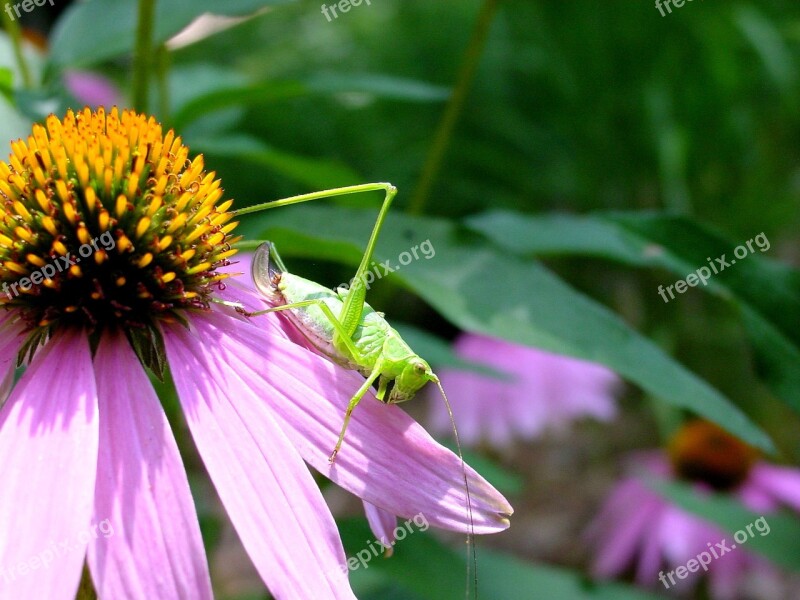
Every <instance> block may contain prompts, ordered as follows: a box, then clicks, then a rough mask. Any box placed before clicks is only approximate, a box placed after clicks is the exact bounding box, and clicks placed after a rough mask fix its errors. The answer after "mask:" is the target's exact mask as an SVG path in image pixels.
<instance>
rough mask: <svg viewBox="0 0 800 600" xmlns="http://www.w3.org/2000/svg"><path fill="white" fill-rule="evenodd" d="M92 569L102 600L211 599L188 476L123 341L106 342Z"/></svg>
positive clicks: (98, 363) (98, 368)
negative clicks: (106, 599) (119, 599)
mask: <svg viewBox="0 0 800 600" xmlns="http://www.w3.org/2000/svg"><path fill="white" fill-rule="evenodd" d="M94 367H95V372H96V378H97V393H98V397H99V406H100V450H99V455H98V461H97V463H98V464H97V486H96V492H95V508H94V524H95V525H96V526H97V525H99V527H98V528H97V529H96V530H95V531H94V535H93V539H92V541H91V542H90V545H89V554H88V560H89V567H90V569H91V572H92V579H93V581H94V583H95V588H96V589H97V591H98V594H99V596H100V598H126V599H130V600H135V599H137V598H138V599H142V600H149V599H151V598H159V599H160V600H170V599H174V600H178V599H181V598H197V599H198V600H203V599H206V598H209V599H210V598H212V597H213V595H212V592H211V580H210V578H209V574H208V565H207V562H206V555H205V550H204V548H203V540H202V538H201V536H200V525H199V523H198V520H197V514H196V512H195V507H194V502H193V500H192V494H191V491H190V489H189V482H188V480H187V478H186V470H185V469H184V467H183V462H182V461H181V457H180V454H179V453H178V446H177V444H176V443H175V439H174V437H173V435H172V431H171V430H170V428H169V423H168V422H167V418H166V416H165V415H164V411H163V409H162V408H161V404H160V403H159V400H158V398H157V396H156V394H155V391H154V390H153V387H152V386H151V384H150V381H149V380H148V378H147V375H146V374H145V372H144V369H143V368H142V366H141V364H140V363H139V361H138V359H137V358H136V355H135V354H134V352H133V350H132V349H131V348H130V346H129V344H128V341H127V340H126V339H125V337H124V336H122V335H120V334H107V335H106V336H104V337H103V339H102V340H101V342H100V345H99V347H98V349H97V353H96V355H95V361H94Z"/></svg>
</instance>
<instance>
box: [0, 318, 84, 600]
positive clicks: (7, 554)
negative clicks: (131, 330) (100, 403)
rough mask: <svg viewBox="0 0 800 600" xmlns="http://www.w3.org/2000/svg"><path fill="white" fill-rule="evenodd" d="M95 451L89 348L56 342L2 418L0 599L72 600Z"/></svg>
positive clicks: (80, 338) (70, 337) (66, 338)
mask: <svg viewBox="0 0 800 600" xmlns="http://www.w3.org/2000/svg"><path fill="white" fill-rule="evenodd" d="M54 383H55V387H54ZM97 444H98V411H97V391H96V389H95V382H94V373H93V371H92V359H91V355H90V353H89V342H88V340H87V339H86V336H85V334H84V333H82V332H74V331H67V332H64V333H61V334H57V335H56V336H55V337H54V338H53V339H51V340H50V341H49V342H48V343H47V345H46V346H45V347H44V348H42V349H41V350H39V352H38V353H37V355H36V356H35V358H34V359H33V361H32V362H31V364H30V366H29V367H28V369H27V371H26V372H25V374H24V375H23V377H22V379H21V380H20V382H19V383H18V384H17V386H16V387H15V388H14V390H13V392H12V393H11V397H10V398H9V399H8V402H7V403H6V404H5V405H4V406H3V408H2V410H0V456H2V460H0V481H2V482H3V493H2V494H0V540H2V543H0V597H2V598H47V599H48V600H59V599H62V598H63V599H64V600H72V599H73V598H74V597H75V593H76V591H77V588H78V583H79V581H80V577H81V570H82V565H83V561H84V557H85V556H86V540H85V536H86V534H87V531H88V530H89V525H90V520H91V516H92V508H93V504H94V487H95V472H96V466H97Z"/></svg>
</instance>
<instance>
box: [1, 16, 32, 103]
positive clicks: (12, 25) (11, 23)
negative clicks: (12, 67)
mask: <svg viewBox="0 0 800 600" xmlns="http://www.w3.org/2000/svg"><path fill="white" fill-rule="evenodd" d="M0 12H1V13H2V15H3V27H4V28H5V30H6V31H7V32H8V36H9V37H10V38H11V44H12V46H13V47H14V58H15V59H16V61H17V66H18V67H19V72H20V73H21V74H22V85H23V86H24V87H26V88H30V87H33V77H31V71H30V69H29V68H28V63H27V61H26V60H25V54H24V53H23V51H22V31H21V30H20V27H19V23H17V22H16V21H15V20H14V19H13V18H11V15H9V14H8V11H5V10H3V11H0Z"/></svg>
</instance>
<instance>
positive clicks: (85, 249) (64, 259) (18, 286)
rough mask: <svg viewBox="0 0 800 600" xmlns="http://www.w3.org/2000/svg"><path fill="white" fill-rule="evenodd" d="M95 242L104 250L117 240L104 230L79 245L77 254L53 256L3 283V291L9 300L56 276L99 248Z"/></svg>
mask: <svg viewBox="0 0 800 600" xmlns="http://www.w3.org/2000/svg"><path fill="white" fill-rule="evenodd" d="M97 242H100V243H101V244H102V245H103V250H105V251H106V252H108V251H110V250H113V249H114V248H115V247H116V245H117V241H116V240H115V239H114V236H113V235H111V232H110V231H106V232H105V233H103V235H101V236H99V237H96V238H94V239H93V240H91V241H90V242H87V243H85V244H83V245H81V247H80V248H78V254H79V256H72V253H71V252H67V253H66V254H65V255H63V256H55V257H53V261H52V262H49V263H46V264H44V265H42V266H41V268H39V269H37V270H35V271H34V272H33V273H31V274H29V275H28V276H26V277H21V278H20V279H18V280H17V281H15V282H13V283H11V284H9V283H4V284H3V293H4V294H5V295H6V296H7V297H8V299H9V300H13V299H14V298H15V297H16V296H19V294H20V292H22V293H24V292H27V291H28V290H30V289H31V288H32V287H33V286H34V285H40V284H41V283H42V282H44V281H45V280H49V279H53V277H55V276H56V273H63V272H64V271H68V270H69V269H70V268H71V267H72V266H73V265H76V264H78V263H79V262H81V259H82V258H88V257H90V256H91V255H92V254H93V253H95V252H97V251H98V250H100V248H99V247H98V245H97Z"/></svg>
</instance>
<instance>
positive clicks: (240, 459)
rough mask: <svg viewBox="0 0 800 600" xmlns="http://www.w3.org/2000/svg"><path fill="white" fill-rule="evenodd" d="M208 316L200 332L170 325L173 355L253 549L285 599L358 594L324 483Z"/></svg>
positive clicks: (211, 462)
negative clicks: (209, 330) (244, 376)
mask: <svg viewBox="0 0 800 600" xmlns="http://www.w3.org/2000/svg"><path fill="white" fill-rule="evenodd" d="M223 318H226V319H227V320H228V321H230V322H232V324H233V327H242V326H243V325H242V324H240V323H236V322H235V320H233V319H229V318H227V317H223ZM204 320H205V319H204V318H202V317H200V318H196V319H193V323H194V324H196V325H198V333H199V335H193V334H192V333H190V332H189V331H187V330H186V329H184V328H182V327H179V326H175V327H172V328H167V329H165V333H164V339H165V343H166V348H167V356H168V358H169V363H170V367H171V369H172V373H173V378H174V380H175V385H176V387H177V390H178V396H179V398H180V401H181V404H182V406H183V410H184V414H185V415H186V420H187V422H188V424H189V429H190V430H191V432H192V436H193V437H194V440H195V443H196V444H197V448H198V451H199V452H200V456H201V457H202V459H203V462H204V464H205V466H206V469H207V470H208V473H209V475H210V476H211V479H212V481H213V482H214V485H215V486H216V488H217V491H218V493H219V495H220V498H221V500H222V503H223V504H224V505H225V508H226V510H227V512H228V515H229V516H230V518H231V522H232V523H233V525H234V527H235V528H236V531H237V532H238V534H239V537H240V538H241V540H242V543H243V544H244V547H245V549H246V550H247V552H248V554H249V555H250V558H251V559H252V560H253V563H254V564H255V566H256V569H258V571H259V573H260V575H261V577H262V578H263V580H264V581H265V582H266V583H267V586H268V587H269V589H270V591H271V592H272V594H273V595H274V596H275V597H277V598H279V599H294V598H348V599H352V598H355V596H354V595H353V592H352V590H351V589H350V585H349V583H348V580H347V577H346V573H347V571H348V569H347V566H346V564H345V554H344V549H343V548H342V545H341V540H340V539H339V534H338V531H337V530H336V524H335V522H334V520H333V517H332V516H331V514H330V511H329V510H328V507H327V506H326V505H325V501H324V499H323V498H322V494H321V493H320V491H319V488H318V487H317V485H316V483H315V482H314V479H313V478H312V477H311V474H310V473H309V472H308V469H307V467H306V465H305V464H304V463H303V460H302V458H301V457H300V455H299V454H298V453H297V451H296V450H295V448H294V447H293V446H292V444H291V442H290V441H289V439H287V437H286V435H285V434H284V432H283V431H282V428H281V427H279V426H278V424H276V423H275V421H274V420H273V419H272V417H271V415H270V414H269V412H268V409H267V405H266V404H265V403H264V400H263V399H262V398H260V397H259V396H258V395H256V394H255V393H254V392H253V391H252V390H251V389H250V388H248V387H247V386H246V385H243V384H242V382H241V381H239V379H238V377H237V373H236V371H237V370H238V369H240V368H242V364H241V363H240V361H241V360H247V357H233V356H226V355H225V353H223V352H221V351H220V348H219V347H218V344H219V339H217V337H216V336H214V335H211V336H209V335H204V333H205V331H204V330H203V329H201V327H200V324H201V323H203V321H204ZM244 327H245V328H248V329H252V327H251V326H248V325H247V324H244ZM276 339H278V338H276ZM287 343H288V342H287ZM264 349H265V350H268V349H269V347H268V346H267V347H266V348H264ZM223 356H225V357H226V358H227V359H228V360H227V361H222V360H221V358H222V357H223ZM264 392H265V393H267V394H268V393H269V390H264ZM284 401H285V399H284Z"/></svg>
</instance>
